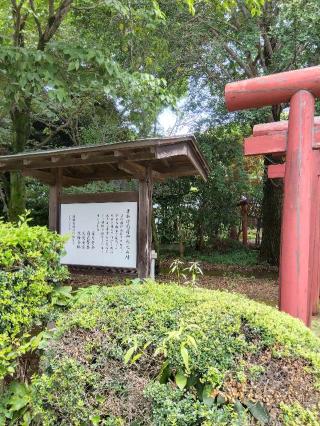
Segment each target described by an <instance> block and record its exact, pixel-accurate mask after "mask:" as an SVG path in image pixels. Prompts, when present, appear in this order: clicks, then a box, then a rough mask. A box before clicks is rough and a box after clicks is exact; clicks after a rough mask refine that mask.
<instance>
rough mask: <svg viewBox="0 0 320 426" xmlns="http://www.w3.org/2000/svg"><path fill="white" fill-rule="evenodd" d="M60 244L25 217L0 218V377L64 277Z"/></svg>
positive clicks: (22, 349) (11, 364) (56, 237)
mask: <svg viewBox="0 0 320 426" xmlns="http://www.w3.org/2000/svg"><path fill="white" fill-rule="evenodd" d="M63 247H64V240H63V239H62V238H61V237H60V236H59V235H57V234H55V233H52V232H50V231H49V230H48V229H47V228H45V227H40V226H36V227H31V226H29V225H28V220H27V219H25V218H24V219H22V220H21V221H20V222H19V223H18V224H13V223H4V222H1V221H0V380H1V379H2V378H3V377H5V376H6V375H7V374H8V373H9V374H13V373H14V370H15V365H16V360H17V358H18V357H19V356H20V355H23V354H24V353H26V352H27V351H28V350H29V349H30V333H31V331H32V328H34V327H35V326H40V322H41V319H42V318H43V317H44V315H45V314H46V313H47V311H48V307H49V306H50V303H49V302H50V301H49V295H50V294H51V293H52V291H53V289H54V287H55V286H57V285H58V284H59V283H60V282H61V281H62V280H64V279H65V278H66V277H67V270H66V268H65V267H64V266H61V264H60V256H61V253H62V251H63ZM0 383H1V382H0Z"/></svg>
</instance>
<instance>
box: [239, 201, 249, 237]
mask: <svg viewBox="0 0 320 426" xmlns="http://www.w3.org/2000/svg"><path fill="white" fill-rule="evenodd" d="M241 217H242V244H243V245H244V246H247V245H248V202H244V203H242V204H241Z"/></svg>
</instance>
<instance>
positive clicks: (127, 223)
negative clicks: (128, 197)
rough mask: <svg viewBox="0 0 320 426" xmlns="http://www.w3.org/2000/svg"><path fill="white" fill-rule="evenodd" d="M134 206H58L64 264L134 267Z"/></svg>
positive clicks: (124, 203)
mask: <svg viewBox="0 0 320 426" xmlns="http://www.w3.org/2000/svg"><path fill="white" fill-rule="evenodd" d="M137 210H138V208H137V203H136V202H119V203H74V204H61V225H60V233H61V234H62V235H65V234H68V235H70V238H69V240H68V242H67V243H66V245H65V249H66V253H67V254H66V256H64V257H63V258H62V263H64V264H67V265H88V266H110V267H118V268H136V266H137Z"/></svg>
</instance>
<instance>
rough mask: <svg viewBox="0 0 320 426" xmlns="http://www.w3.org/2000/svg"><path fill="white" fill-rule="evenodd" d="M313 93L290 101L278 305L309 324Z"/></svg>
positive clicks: (295, 96) (300, 94) (301, 91)
mask: <svg viewBox="0 0 320 426" xmlns="http://www.w3.org/2000/svg"><path fill="white" fill-rule="evenodd" d="M313 128H314V97H313V95H312V94H311V93H310V92H307V91H304V90H300V91H298V92H297V93H295V94H294V95H293V96H292V98H291V101H290V114H289V124H288V144H287V151H286V152H287V154H286V169H285V175H284V200H283V212H282V228H281V255H280V283H281V285H280V309H281V310H282V311H284V312H288V313H289V314H291V315H293V316H295V317H297V318H300V319H302V320H303V321H304V322H305V323H306V324H308V325H309V324H310V291H311V289H310V286H309V283H310V282H311V276H310V274H311V264H310V261H311V260H310V257H311V256H310V254H311V250H312V248H311V211H312V208H311V206H312V202H314V200H313V199H312V198H313V197H312V193H313V189H315V188H313V182H312V181H313V179H312V178H313V175H314V171H313V168H314V167H313V163H314V161H313V150H312V142H313Z"/></svg>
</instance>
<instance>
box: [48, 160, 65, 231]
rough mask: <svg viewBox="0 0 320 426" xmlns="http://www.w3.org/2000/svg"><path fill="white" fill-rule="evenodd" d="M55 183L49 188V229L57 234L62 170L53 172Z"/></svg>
mask: <svg viewBox="0 0 320 426" xmlns="http://www.w3.org/2000/svg"><path fill="white" fill-rule="evenodd" d="M54 175H55V183H54V184H53V185H50V186H49V229H50V230H51V231H56V232H59V227H60V196H61V189H62V169H61V168H59V169H56V170H55V171H54Z"/></svg>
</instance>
